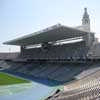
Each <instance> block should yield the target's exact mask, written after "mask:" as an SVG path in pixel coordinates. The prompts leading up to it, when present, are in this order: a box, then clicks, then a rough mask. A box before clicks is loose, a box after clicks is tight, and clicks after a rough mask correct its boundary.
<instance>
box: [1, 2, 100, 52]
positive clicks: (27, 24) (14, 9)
mask: <svg viewBox="0 0 100 100" xmlns="http://www.w3.org/2000/svg"><path fill="white" fill-rule="evenodd" d="M85 7H87V10H88V13H89V15H90V21H91V31H93V32H95V33H96V36H98V38H99V37H100V28H99V26H100V0H0V52H16V51H19V50H20V48H19V47H16V46H10V45H8V46H7V45H3V44H2V43H3V42H5V41H8V40H11V39H15V38H18V37H20V36H23V35H27V34H30V33H33V32H36V31H39V30H41V29H44V28H47V27H49V26H52V25H55V24H57V23H61V24H62V25H66V26H70V27H75V26H78V25H81V20H82V16H83V12H84V8H85Z"/></svg>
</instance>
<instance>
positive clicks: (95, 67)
mask: <svg viewBox="0 0 100 100" xmlns="http://www.w3.org/2000/svg"><path fill="white" fill-rule="evenodd" d="M3 44H6V45H16V46H20V52H16V53H0V71H1V72H4V73H9V74H11V75H15V76H20V77H23V78H26V79H30V80H32V81H33V82H34V81H35V82H37V83H39V84H40V83H42V84H45V85H46V86H49V87H57V86H58V87H59V86H63V87H64V89H63V90H62V89H59V88H56V91H55V93H54V92H53V94H52V95H51V94H48V97H47V96H45V98H46V99H45V100H97V98H100V87H99V86H100V82H99V80H100V78H99V76H100V74H99V73H100V52H99V50H100V43H99V42H97V41H96V38H95V33H94V32H91V30H90V19H89V15H88V13H87V8H85V12H84V15H83V19H82V25H81V26H78V27H75V28H72V27H67V26H65V25H61V24H57V25H54V26H51V27H48V28H46V29H43V30H41V31H38V32H34V33H32V34H29V35H26V36H23V37H20V38H17V39H13V40H10V41H6V42H4V43H3ZM42 90H43V89H42ZM38 92H42V91H38ZM34 93H35V90H34ZM33 99H34V97H33ZM35 100H36V99H35ZM38 100H40V99H38Z"/></svg>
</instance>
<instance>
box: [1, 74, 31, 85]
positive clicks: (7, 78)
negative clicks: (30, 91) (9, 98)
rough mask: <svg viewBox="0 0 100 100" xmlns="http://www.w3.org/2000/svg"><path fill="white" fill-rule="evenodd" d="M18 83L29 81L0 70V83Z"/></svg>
mask: <svg viewBox="0 0 100 100" xmlns="http://www.w3.org/2000/svg"><path fill="white" fill-rule="evenodd" d="M19 83H29V81H28V80H25V79H22V78H19V77H16V76H13V75H10V74H7V73H3V72H0V85H12V84H19Z"/></svg>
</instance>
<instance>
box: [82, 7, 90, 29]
mask: <svg viewBox="0 0 100 100" xmlns="http://www.w3.org/2000/svg"><path fill="white" fill-rule="evenodd" d="M82 26H83V27H84V30H86V31H90V19H89V15H88V13H87V8H84V14H83V18H82Z"/></svg>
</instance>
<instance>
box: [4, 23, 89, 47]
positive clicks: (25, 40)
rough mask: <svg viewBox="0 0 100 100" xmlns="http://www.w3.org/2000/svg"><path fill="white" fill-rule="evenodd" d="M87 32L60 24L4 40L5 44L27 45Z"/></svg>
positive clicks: (77, 35) (81, 34) (72, 36)
mask: <svg viewBox="0 0 100 100" xmlns="http://www.w3.org/2000/svg"><path fill="white" fill-rule="evenodd" d="M88 33H89V32H86V31H81V30H78V29H75V28H70V27H66V26H63V25H60V24H57V25H54V26H52V27H49V28H46V29H44V30H42V31H38V32H34V33H32V34H29V35H26V36H23V37H20V38H17V39H14V40H10V41H7V42H4V43H3V44H7V45H18V46H27V45H34V44H40V43H45V42H53V41H57V40H63V39H68V38H74V37H79V36H83V35H86V34H88Z"/></svg>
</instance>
